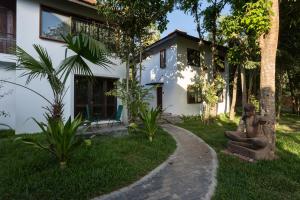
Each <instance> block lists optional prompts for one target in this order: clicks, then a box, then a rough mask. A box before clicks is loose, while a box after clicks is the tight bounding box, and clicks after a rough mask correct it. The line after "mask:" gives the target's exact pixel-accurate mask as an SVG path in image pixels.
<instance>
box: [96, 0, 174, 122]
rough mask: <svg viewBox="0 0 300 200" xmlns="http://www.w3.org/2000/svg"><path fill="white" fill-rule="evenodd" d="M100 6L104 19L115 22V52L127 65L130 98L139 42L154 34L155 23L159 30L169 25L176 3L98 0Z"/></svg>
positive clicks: (165, 0)
mask: <svg viewBox="0 0 300 200" xmlns="http://www.w3.org/2000/svg"><path fill="white" fill-rule="evenodd" d="M97 6H98V11H99V13H100V14H101V15H104V16H105V18H106V20H107V22H108V23H114V24H115V30H117V31H118V39H117V40H118V41H119V42H118V43H117V47H118V48H117V50H116V53H117V55H118V56H119V57H120V58H121V59H122V60H123V62H125V63H126V77H127V78H126V85H127V86H126V91H127V94H128V95H130V88H129V81H130V80H129V79H130V67H131V68H132V70H131V71H132V74H131V77H132V78H133V79H136V75H137V67H136V56H138V53H139V48H140V46H139V45H138V44H139V41H142V39H143V38H145V36H146V35H148V34H153V33H151V31H149V27H151V25H153V24H156V25H157V27H158V30H159V31H163V30H165V28H166V25H167V22H168V21H167V16H166V15H167V13H168V12H169V11H171V10H172V9H173V7H174V0H151V1H149V0H148V1H142V0H97ZM134 81H135V80H134ZM127 108H128V105H127ZM128 110H130V108H128ZM128 117H129V118H130V113H128Z"/></svg>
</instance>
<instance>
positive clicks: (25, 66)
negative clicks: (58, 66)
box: [14, 45, 55, 84]
mask: <svg viewBox="0 0 300 200" xmlns="http://www.w3.org/2000/svg"><path fill="white" fill-rule="evenodd" d="M33 47H34V49H35V51H36V52H37V54H38V56H39V60H37V59H35V58H34V57H32V56H31V55H29V54H28V53H27V52H26V51H25V50H23V49H22V48H21V47H19V46H17V47H16V57H17V64H16V66H15V67H14V68H15V69H16V70H24V73H22V75H21V76H28V77H27V81H26V84H28V83H29V82H30V81H31V80H32V79H34V78H44V77H47V76H52V75H53V73H54V71H55V69H54V68H53V64H52V60H51V58H50V57H49V55H48V53H47V51H46V50H45V49H44V48H43V47H41V46H40V45H33Z"/></svg>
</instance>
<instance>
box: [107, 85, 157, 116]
mask: <svg viewBox="0 0 300 200" xmlns="http://www.w3.org/2000/svg"><path fill="white" fill-rule="evenodd" d="M151 90H153V87H149V88H146V87H144V86H142V85H140V84H139V83H138V82H137V81H136V80H132V81H130V82H129V92H128V93H127V91H126V82H125V81H119V82H117V83H116V86H115V89H113V90H111V91H109V92H107V93H106V95H108V96H115V97H118V98H120V99H121V101H122V104H123V105H127V109H128V111H129V115H130V116H129V118H130V120H131V121H134V120H136V119H137V117H138V115H139V112H140V110H141V109H142V108H144V107H146V106H147V105H148V103H147V101H149V100H151V99H152V98H153V96H152V95H151V94H150V91H151Z"/></svg>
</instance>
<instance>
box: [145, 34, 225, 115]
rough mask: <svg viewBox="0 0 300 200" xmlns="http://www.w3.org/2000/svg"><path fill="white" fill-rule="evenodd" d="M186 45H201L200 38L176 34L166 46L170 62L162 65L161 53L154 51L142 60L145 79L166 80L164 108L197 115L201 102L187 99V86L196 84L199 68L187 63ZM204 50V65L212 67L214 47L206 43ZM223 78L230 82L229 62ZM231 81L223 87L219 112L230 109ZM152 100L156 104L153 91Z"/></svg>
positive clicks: (178, 113)
mask: <svg viewBox="0 0 300 200" xmlns="http://www.w3.org/2000/svg"><path fill="white" fill-rule="evenodd" d="M187 48H191V49H196V50H197V49H198V44H197V42H194V41H191V40H188V39H185V38H182V37H177V40H176V42H174V44H173V45H172V46H170V47H168V48H167V49H166V50H167V56H166V59H167V66H166V68H165V69H160V68H159V64H160V55H159V50H158V52H156V53H154V54H152V55H151V56H149V57H148V58H146V59H145V60H144V61H143V67H144V71H143V76H142V83H143V84H147V83H151V82H163V83H164V84H163V109H164V111H165V112H167V113H172V114H175V115H198V114H200V110H201V106H202V104H188V103H187V87H188V85H192V84H193V80H194V78H195V77H199V68H197V67H192V66H188V65H187ZM204 48H205V51H204V53H203V52H202V55H201V66H203V65H206V66H207V67H210V66H211V64H212V62H211V50H210V48H209V46H205V47H204ZM225 71H226V72H225V73H224V78H225V80H226V81H227V83H228V66H227V64H226V70H225ZM228 90H229V85H228V84H227V89H226V90H224V95H225V96H224V99H226V101H225V100H224V102H222V103H218V113H219V114H220V113H224V112H227V111H228V110H229V95H228ZM153 96H154V98H153V100H152V101H151V102H150V104H151V105H152V106H153V107H156V92H155V91H154V92H153Z"/></svg>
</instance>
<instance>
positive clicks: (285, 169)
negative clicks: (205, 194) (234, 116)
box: [180, 115, 300, 200]
mask: <svg viewBox="0 0 300 200" xmlns="http://www.w3.org/2000/svg"><path fill="white" fill-rule="evenodd" d="M236 122H237V121H236ZM236 122H235V123H233V122H230V121H229V120H228V119H227V118H226V117H224V116H223V117H220V118H219V119H217V120H216V121H215V123H213V124H211V125H208V126H206V125H203V124H201V122H200V121H199V120H196V119H191V120H186V121H185V122H184V123H182V124H180V126H181V127H183V128H186V129H188V130H190V131H192V132H193V133H195V134H196V135H198V136H199V137H201V138H202V139H203V140H205V141H206V142H207V143H208V144H209V145H211V146H212V147H213V148H214V149H215V150H216V151H217V153H218V159H219V169H218V176H217V179H218V184H217V189H216V192H215V195H214V199H218V200H219V199H264V200H265V199H270V200H274V199H285V200H288V199H291V200H293V199H300V118H299V117H296V116H294V115H284V117H283V118H282V120H280V121H279V125H278V126H277V132H276V133H277V142H276V146H277V152H276V154H277V156H278V159H277V160H274V161H259V162H257V163H248V162H245V161H242V160H239V159H238V158H236V157H233V156H229V155H225V154H224V153H222V152H221V151H222V150H224V149H225V148H226V143H227V139H226V138H225V137H224V131H225V130H235V129H236V127H237V123H236Z"/></svg>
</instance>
